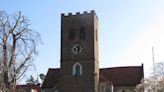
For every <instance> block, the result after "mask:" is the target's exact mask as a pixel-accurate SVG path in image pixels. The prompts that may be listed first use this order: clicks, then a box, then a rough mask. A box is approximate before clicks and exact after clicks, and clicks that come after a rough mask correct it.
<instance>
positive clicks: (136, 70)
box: [100, 65, 144, 86]
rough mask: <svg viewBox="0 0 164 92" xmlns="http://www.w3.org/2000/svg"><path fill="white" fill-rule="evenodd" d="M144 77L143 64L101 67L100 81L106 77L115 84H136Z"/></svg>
mask: <svg viewBox="0 0 164 92" xmlns="http://www.w3.org/2000/svg"><path fill="white" fill-rule="evenodd" d="M102 76H103V78H102ZM143 77H144V73H143V65H142V66H127V67H112V68H102V69H100V82H104V79H106V81H108V82H112V84H113V85H114V86H136V85H137V84H139V83H140V82H141V80H142V78H143Z"/></svg>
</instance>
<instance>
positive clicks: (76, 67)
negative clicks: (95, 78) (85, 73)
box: [73, 62, 82, 76]
mask: <svg viewBox="0 0 164 92" xmlns="http://www.w3.org/2000/svg"><path fill="white" fill-rule="evenodd" d="M73 75H74V76H80V75H82V66H81V64H80V63H78V62H77V63H75V64H74V65H73Z"/></svg>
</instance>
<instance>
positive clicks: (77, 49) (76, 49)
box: [72, 43, 82, 55]
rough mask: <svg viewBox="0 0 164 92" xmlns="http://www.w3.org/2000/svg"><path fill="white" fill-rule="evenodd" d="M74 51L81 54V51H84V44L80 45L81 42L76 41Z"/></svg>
mask: <svg viewBox="0 0 164 92" xmlns="http://www.w3.org/2000/svg"><path fill="white" fill-rule="evenodd" d="M72 52H73V53H74V54H76V55H77V54H79V53H81V52H82V45H80V44H79V43H75V44H73V46H72Z"/></svg>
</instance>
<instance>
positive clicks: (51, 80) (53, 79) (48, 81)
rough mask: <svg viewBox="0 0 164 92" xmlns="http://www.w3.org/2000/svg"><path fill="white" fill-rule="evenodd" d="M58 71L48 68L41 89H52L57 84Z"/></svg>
mask: <svg viewBox="0 0 164 92" xmlns="http://www.w3.org/2000/svg"><path fill="white" fill-rule="evenodd" d="M59 78H60V69H59V68H49V70H48V72H47V75H46V78H45V79H44V82H43V85H42V88H53V87H54V86H55V84H58V83H59Z"/></svg>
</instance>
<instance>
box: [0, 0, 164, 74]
mask: <svg viewBox="0 0 164 92" xmlns="http://www.w3.org/2000/svg"><path fill="white" fill-rule="evenodd" d="M0 10H5V11H7V12H8V13H9V14H13V13H15V12H18V11H21V12H22V13H23V14H24V15H25V16H27V17H28V18H29V20H30V22H31V26H30V28H32V29H34V30H36V31H38V32H39V33H40V34H41V37H42V41H43V43H44V44H43V45H40V46H39V47H38V50H39V55H38V57H37V58H36V59H35V62H34V64H35V68H31V69H30V70H31V71H34V72H37V74H39V73H44V74H46V73H47V70H48V68H59V67H60V23H61V22H60V17H61V13H66V14H67V13H69V12H72V13H74V14H75V13H76V12H81V13H82V12H83V11H90V10H95V12H96V14H97V16H98V22H99V62H100V67H115V66H131V65H132V66H134V65H141V63H144V67H145V73H146V74H148V73H149V71H150V70H151V67H152V53H151V48H152V46H154V50H155V60H156V62H161V61H164V0H101V1H100V0H0ZM30 74H33V75H37V74H35V73H33V72H29V73H28V75H30Z"/></svg>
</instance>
